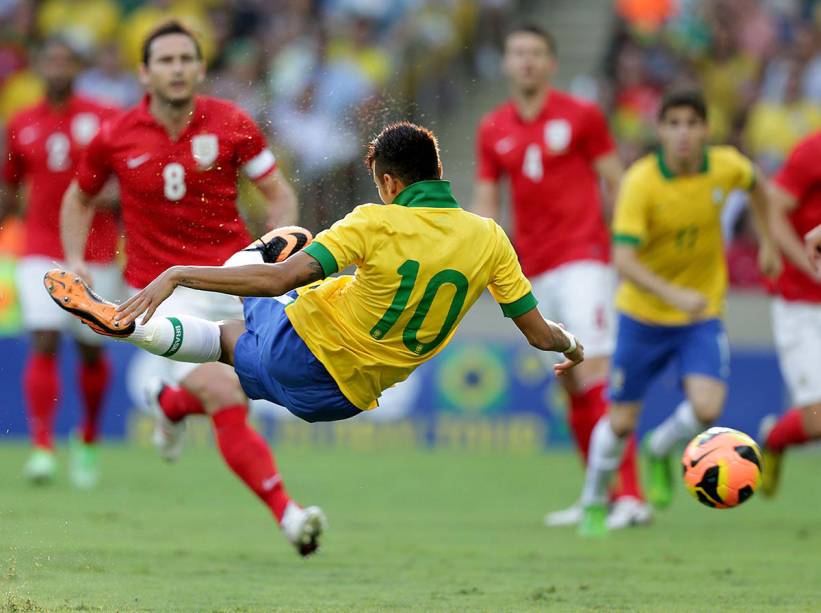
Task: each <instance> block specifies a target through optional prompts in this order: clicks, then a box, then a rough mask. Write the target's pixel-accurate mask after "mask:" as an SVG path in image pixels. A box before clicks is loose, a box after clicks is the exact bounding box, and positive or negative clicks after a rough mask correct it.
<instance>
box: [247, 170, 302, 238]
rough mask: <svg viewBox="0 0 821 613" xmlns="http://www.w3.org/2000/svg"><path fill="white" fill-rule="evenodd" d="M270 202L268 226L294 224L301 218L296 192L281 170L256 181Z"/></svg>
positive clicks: (276, 226) (278, 226)
mask: <svg viewBox="0 0 821 613" xmlns="http://www.w3.org/2000/svg"><path fill="white" fill-rule="evenodd" d="M256 184H257V187H258V188H259V190H260V191H261V192H262V193H263V195H264V196H265V200H266V201H267V203H268V227H269V228H280V227H282V226H292V225H294V224H295V223H296V222H297V221H298V218H299V211H298V208H297V199H296V194H295V193H294V190H293V188H292V187H291V184H290V183H288V181H286V180H285V177H283V176H282V173H281V172H280V171H279V170H275V171H274V172H272V173H271V174H269V175H266V176H265V177H264V178H262V179H260V180H259V181H256Z"/></svg>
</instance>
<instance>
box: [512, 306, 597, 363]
mask: <svg viewBox="0 0 821 613" xmlns="http://www.w3.org/2000/svg"><path fill="white" fill-rule="evenodd" d="M513 323H515V324H516V326H518V328H519V330H521V331H522V334H524V336H525V338H526V339H527V342H528V343H530V344H531V345H532V346H533V347H536V349H541V350H542V351H556V352H558V353H563V354H564V356H565V357H566V358H567V359H566V360H565V361H564V362H562V363H561V364H556V365H555V366H554V367H553V371H554V372H555V373H556V375H559V376H560V375H563V374H564V373H566V372H567V371H568V370H570V369H571V368H573V367H574V366H575V365H576V364H578V363H579V362H582V361H583V360H584V347H582V344H581V343H580V342H579V341H578V340H577V339H576V337H575V336H573V335H572V334H570V333H569V332H567V331H565V330H564V328H562V327H561V326H560V325H559V324H555V323H553V322H552V321H549V320H547V319H545V318H544V317H542V314H541V313H540V312H539V309H538V308H535V309H530V310H529V311H528V312H527V313H525V314H524V315H519V316H518V317H514V318H513Z"/></svg>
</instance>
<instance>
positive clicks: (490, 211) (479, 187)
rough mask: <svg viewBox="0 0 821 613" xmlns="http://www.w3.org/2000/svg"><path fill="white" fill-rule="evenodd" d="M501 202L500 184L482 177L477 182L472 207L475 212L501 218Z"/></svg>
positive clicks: (483, 215) (492, 217)
mask: <svg viewBox="0 0 821 613" xmlns="http://www.w3.org/2000/svg"><path fill="white" fill-rule="evenodd" d="M500 203H501V196H500V194H499V184H498V183H497V182H496V181H488V180H482V179H480V180H479V181H477V182H476V186H475V188H474V192H473V204H472V205H471V207H470V210H471V211H472V212H473V213H476V214H477V215H481V216H482V217H488V218H490V219H499V209H500V208H501V204H500Z"/></svg>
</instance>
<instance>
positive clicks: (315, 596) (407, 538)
mask: <svg viewBox="0 0 821 613" xmlns="http://www.w3.org/2000/svg"><path fill="white" fill-rule="evenodd" d="M101 451H102V453H101V457H102V460H103V468H104V471H105V472H104V477H103V481H102V483H101V484H100V486H99V487H98V488H97V489H96V490H94V491H92V492H90V493H85V492H78V491H75V490H72V489H71V488H70V486H69V485H68V484H67V479H66V462H65V460H66V457H65V453H64V452H61V454H60V455H61V460H63V461H62V462H61V473H60V475H59V479H58V481H57V483H55V484H53V485H52V486H50V487H40V488H37V487H33V486H30V485H28V484H27V483H25V482H24V481H23V480H22V479H21V478H19V477H18V475H19V472H20V467H21V465H22V463H23V461H24V459H25V457H26V453H27V450H26V449H25V448H24V447H23V446H21V445H4V446H0V463H1V464H2V466H3V468H4V470H3V471H2V476H0V492H2V493H0V496H1V497H2V498H1V500H2V503H0V551H1V552H2V558H0V610H3V611H41V610H49V611H50V610H56V611H98V610H99V611H225V612H228V611H231V612H239V611H269V610H278V609H279V610H288V611H297V610H323V611H324V610H343V611H365V610H397V609H398V610H402V609H405V610H410V609H415V610H453V611H464V610H471V611H475V610H488V611H501V610H505V611H518V610H522V611H526V610H574V611H577V610H611V611H628V610H630V611H632V610H640V611H658V610H663V611H696V610H713V611H715V610H721V611H732V610H737V611H756V610H760V611H771V610H773V609H783V610H790V611H801V610H806V611H810V610H817V609H816V607H817V606H818V603H819V602H821V582H819V581H818V569H819V568H821V516H819V508H821V487H819V486H818V480H817V474H818V466H819V460H821V457H820V456H819V455H818V454H817V453H803V454H793V455H792V456H790V457H789V458H788V459H787V463H786V475H785V479H784V482H783V484H782V485H783V487H782V491H781V496H780V497H779V498H778V499H777V500H775V501H767V500H762V499H757V498H754V499H752V500H751V501H749V502H748V503H747V504H746V505H745V506H743V507H740V508H738V509H733V510H726V511H716V510H711V509H707V508H705V507H702V506H701V505H699V504H698V503H697V502H696V501H695V500H693V499H691V498H690V496H689V495H688V494H687V493H686V491H685V490H684V488H683V486H680V487H679V488H678V491H677V496H676V500H675V502H674V504H673V507H672V508H671V509H670V510H669V511H668V512H665V513H663V514H661V515H659V516H658V518H657V521H656V523H655V524H654V525H653V526H652V527H650V528H642V529H636V530H631V531H626V532H622V533H617V534H613V535H611V536H610V537H609V538H608V539H607V540H605V541H594V542H590V541H584V540H580V539H579V538H577V537H576V535H575V533H574V531H573V530H571V529H563V530H558V529H547V528H544V527H543V526H542V524H541V519H542V515H543V513H544V512H545V511H546V510H549V509H555V508H557V507H560V506H562V505H564V504H566V503H568V502H570V501H572V500H573V499H574V497H575V496H576V494H577V488H578V482H579V479H580V476H581V471H580V469H579V467H578V465H577V462H576V459H575V458H574V457H573V456H571V455H570V454H569V453H568V454H548V455H544V456H522V455H499V454H496V455H491V454H475V453H455V452H447V453H445V452H421V451H420V452H416V451H397V452H384V451H383V452H352V451H344V450H338V449H337V450H328V449H326V450H308V449H304V448H293V447H291V448H283V449H281V450H280V452H279V457H278V459H279V463H280V467H281V468H282V469H283V472H284V475H285V478H286V480H287V483H288V484H289V486H290V490H291V493H292V494H293V495H295V496H296V497H297V498H298V499H299V500H301V501H303V502H304V503H314V502H315V503H319V504H321V505H322V506H323V507H324V509H325V510H326V512H327V513H328V516H329V519H330V522H331V530H330V532H329V533H328V534H327V538H326V539H325V541H324V543H323V550H321V551H320V554H319V555H318V556H316V557H315V558H312V559H309V560H302V559H300V558H298V556H297V555H296V554H295V552H294V551H293V550H292V549H291V547H290V546H289V545H287V544H286V542H285V540H284V538H282V537H281V535H280V534H278V531H277V530H276V529H275V527H274V524H273V521H272V520H271V518H270V517H269V516H268V514H267V511H266V510H265V509H264V508H263V507H262V505H261V504H259V503H258V502H257V501H256V500H255V499H254V498H253V497H252V495H251V494H250V493H249V492H247V491H246V490H245V489H244V487H242V486H241V484H239V483H238V482H237V481H235V479H234V478H233V476H231V475H229V473H228V471H227V469H226V468H224V467H223V466H222V465H221V463H220V460H219V458H218V456H217V454H216V452H215V450H213V449H191V450H188V451H187V452H186V454H185V455H184V457H183V459H182V461H181V462H180V463H179V464H178V465H175V466H170V467H169V466H165V465H163V464H162V463H161V462H160V460H158V459H157V458H156V457H154V455H153V453H152V452H151V451H150V450H148V449H142V448H133V447H118V446H112V447H106V448H103V449H102V450H101Z"/></svg>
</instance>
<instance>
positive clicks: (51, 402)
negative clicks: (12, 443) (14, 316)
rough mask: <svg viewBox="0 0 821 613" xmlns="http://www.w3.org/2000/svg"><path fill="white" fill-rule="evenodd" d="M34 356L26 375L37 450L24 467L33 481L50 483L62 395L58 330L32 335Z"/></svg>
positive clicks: (24, 376) (30, 423) (32, 436)
mask: <svg viewBox="0 0 821 613" xmlns="http://www.w3.org/2000/svg"><path fill="white" fill-rule="evenodd" d="M31 342H32V348H31V355H30V356H29V359H28V362H27V363H26V368H25V372H24V374H23V390H24V393H25V397H26V404H27V413H28V420H29V428H30V431H31V441H32V445H33V449H32V452H31V455H30V456H29V459H28V460H27V461H26V464H25V466H24V467H23V475H24V476H25V477H26V478H27V479H29V480H30V481H31V482H33V483H48V482H49V481H51V479H52V478H53V477H54V474H55V472H56V471H57V460H56V459H55V457H54V441H53V436H54V414H55V411H56V409H57V398H58V397H59V394H60V378H59V373H58V369H57V351H58V348H59V345H60V333H59V332H58V331H57V330H35V331H34V332H33V333H32V335H31Z"/></svg>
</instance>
